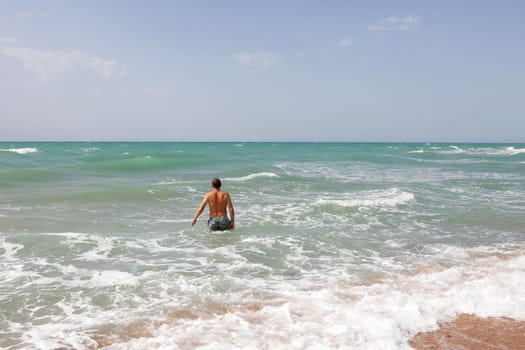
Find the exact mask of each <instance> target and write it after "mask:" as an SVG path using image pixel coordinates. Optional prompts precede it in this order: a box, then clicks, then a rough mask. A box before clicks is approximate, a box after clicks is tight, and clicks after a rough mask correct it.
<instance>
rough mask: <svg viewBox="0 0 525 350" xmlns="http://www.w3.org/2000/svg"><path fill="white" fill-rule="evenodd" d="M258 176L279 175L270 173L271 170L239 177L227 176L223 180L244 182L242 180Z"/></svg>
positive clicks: (270, 176)
mask: <svg viewBox="0 0 525 350" xmlns="http://www.w3.org/2000/svg"><path fill="white" fill-rule="evenodd" d="M258 177H267V178H272V177H279V175H277V174H276V173H271V172H262V173H254V174H250V175H246V176H240V177H228V178H225V179H224V180H227V181H236V182H244V181H250V180H253V179H256V178H258Z"/></svg>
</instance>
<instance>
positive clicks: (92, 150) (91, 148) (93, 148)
mask: <svg viewBox="0 0 525 350" xmlns="http://www.w3.org/2000/svg"><path fill="white" fill-rule="evenodd" d="M82 151H84V152H86V153H90V152H95V151H100V148H98V147H87V148H82Z"/></svg>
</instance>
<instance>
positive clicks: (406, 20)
mask: <svg viewBox="0 0 525 350" xmlns="http://www.w3.org/2000/svg"><path fill="white" fill-rule="evenodd" d="M420 22H421V18H420V17H417V16H413V15H410V16H407V17H395V16H391V17H388V18H385V19H382V20H380V21H378V22H376V23H374V24H371V25H369V26H368V30H372V31H381V30H387V31H391V32H402V31H407V30H409V29H410V28H413V27H415V26H418V25H419V24H420Z"/></svg>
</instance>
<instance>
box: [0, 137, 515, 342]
mask: <svg viewBox="0 0 525 350" xmlns="http://www.w3.org/2000/svg"><path fill="white" fill-rule="evenodd" d="M214 176H218V177H220V178H222V179H223V189H224V190H226V191H228V192H230V193H231V196H232V199H233V202H234V205H235V209H236V225H237V228H236V230H234V231H232V232H219V233H209V232H208V230H207V228H206V218H205V215H203V216H202V217H201V218H200V220H199V222H198V224H197V225H196V226H195V227H193V228H192V227H191V224H190V221H191V218H192V216H193V214H194V212H195V210H196V208H197V206H198V205H199V203H200V201H201V200H202V197H203V195H204V194H205V193H206V192H207V191H208V190H209V187H210V180H211V178H212V177H214ZM524 180H525V146H523V145H520V144H515V145H511V144H508V145H502V144H325V143H322V144H313V143H277V144H272V143H3V144H0V261H1V264H0V311H1V312H0V347H6V348H8V349H22V348H24V349H25V348H27V349H56V348H66V349H94V348H102V347H104V348H107V349H129V348H133V349H155V348H159V349H193V348H202V349H217V348H224V349H228V348H234V349H235V348H242V349H252V348H253V349H279V348H283V349H320V348H353V349H378V348H382V349H408V348H409V345H408V340H409V339H410V337H411V336H412V335H414V334H415V333H417V332H419V331H423V330H429V329H433V327H435V326H436V324H437V322H438V321H441V320H447V319H450V318H452V317H453V316H454V315H456V314H459V313H472V314H475V315H479V316H508V317H514V318H518V319H525V297H524V296H523V293H522V291H523V290H524V288H525V254H524V252H525V238H524V237H525V236H524V234H525V215H524V214H525V199H524V198H525V181H524Z"/></svg>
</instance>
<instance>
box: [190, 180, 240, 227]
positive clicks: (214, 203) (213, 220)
mask: <svg viewBox="0 0 525 350" xmlns="http://www.w3.org/2000/svg"><path fill="white" fill-rule="evenodd" d="M206 205H208V206H209V208H210V220H209V221H208V225H209V226H210V229H211V230H227V229H233V228H234V227H235V221H234V220H235V212H234V209H233V204H232V201H231V198H230V195H229V193H228V192H223V191H221V181H220V180H219V179H217V178H215V179H213V181H212V190H211V192H208V193H207V194H206V195H205V196H204V199H203V200H202V203H201V205H200V206H199V208H198V209H197V212H196V213H195V216H194V217H193V219H192V221H191V224H192V226H193V225H195V223H196V222H197V218H198V217H199V216H200V215H201V214H202V212H203V211H204V208H206ZM226 208H227V209H228V211H229V212H230V217H231V219H228V215H227V213H226V210H227V209H226Z"/></svg>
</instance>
